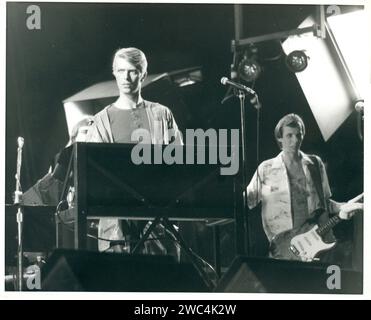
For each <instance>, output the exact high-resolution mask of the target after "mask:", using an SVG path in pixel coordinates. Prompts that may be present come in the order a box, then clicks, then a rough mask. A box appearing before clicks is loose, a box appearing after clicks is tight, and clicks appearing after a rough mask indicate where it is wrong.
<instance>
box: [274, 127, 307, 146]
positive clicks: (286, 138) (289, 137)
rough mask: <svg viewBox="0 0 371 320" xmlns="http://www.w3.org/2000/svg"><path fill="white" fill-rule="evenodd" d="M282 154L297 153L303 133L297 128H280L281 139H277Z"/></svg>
mask: <svg viewBox="0 0 371 320" xmlns="http://www.w3.org/2000/svg"><path fill="white" fill-rule="evenodd" d="M278 141H280V143H281V145H282V151H284V152H297V151H298V150H299V149H300V146H301V143H302V141H303V132H302V131H301V130H300V129H299V128H293V127H287V126H284V127H283V128H282V138H279V139H278Z"/></svg>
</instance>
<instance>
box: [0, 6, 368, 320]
mask: <svg viewBox="0 0 371 320" xmlns="http://www.w3.org/2000/svg"><path fill="white" fill-rule="evenodd" d="M5 36H6V69H5V70H6V77H5V99H4V103H5V150H4V153H5V168H4V169H5V172H4V177H5V178H4V180H5V181H4V184H5V195H4V196H5V204H4V214H3V217H4V218H3V220H4V225H3V226H4V228H3V235H4V236H3V241H5V246H4V247H5V251H4V257H3V258H4V279H5V280H4V288H5V291H6V292H8V293H10V292H17V291H19V292H22V291H27V292H32V291H34V292H35V294H36V292H38V294H40V291H41V292H71V291H74V292H75V291H77V292H82V293H88V292H90V293H91V292H112V293H128V292H130V293H133V292H136V293H138V292H139V293H149V294H151V293H173V292H176V293H189V294H190V295H192V294H194V293H207V294H208V297H209V298H211V297H212V295H213V294H215V295H217V294H219V293H223V294H224V295H223V296H226V297H228V294H231V293H239V294H242V295H243V294H245V293H249V294H259V295H260V296H261V297H262V298H263V297H264V296H265V295H266V294H271V293H279V294H316V295H318V294H325V295H328V297H330V298H331V297H333V296H335V295H339V294H340V295H348V294H351V295H356V296H362V295H363V294H364V293H365V291H364V289H365V286H364V252H366V251H364V250H365V249H367V243H366V242H365V241H364V220H363V219H364V164H365V161H364V132H365V130H364V104H365V96H366V93H367V92H368V91H369V89H370V83H369V82H370V78H369V74H370V69H369V64H368V63H369V56H368V55H367V44H368V43H367V42H368V41H369V38H370V34H369V32H368V29H367V14H366V8H365V6H364V4H363V2H362V1H359V2H358V3H357V2H354V4H351V5H350V4H341V3H339V4H318V3H317V4H310V3H305V2H303V3H295V4H282V3H276V4H275V3H269V4H268V3H249V2H248V1H245V2H238V3H233V2H230V3H228V2H225V3H207V4H206V3H193V2H192V3H191V2H190V3H187V2H185V3H154V2H147V3H146V2H137V3H125V2H122V3H121V2H112V3H103V2H17V1H7V2H6V33H5ZM364 244H365V245H364ZM31 296H32V295H31ZM28 297H30V296H28ZM31 299H32V298H31ZM205 306H206V305H205ZM205 306H203V308H205ZM188 307H189V306H187V305H184V306H183V309H184V310H183V309H182V310H165V309H164V310H162V311H161V310H158V312H163V314H161V315H162V316H163V317H165V316H166V313H170V312H173V313H176V312H177V313H178V314H185V313H187V314H192V312H195V313H198V314H202V312H205V313H206V312H208V314H210V310H212V312H216V314H217V313H218V312H219V314H228V313H231V314H233V313H234V312H235V309H234V308H233V305H232V304H230V305H225V306H222V307H223V308H222V309H223V310H219V309H217V308H212V309H210V310H201V309H200V308H196V307H197V306H193V307H194V309H192V308H188ZM209 307H210V308H211V306H209ZM219 308H220V306H219ZM153 310H156V312H157V309H151V308H150V307H149V306H147V307H146V306H145V305H142V306H141V308H139V307H138V310H137V308H136V310H135V314H137V315H140V314H151V312H153ZM220 312H222V313H220Z"/></svg>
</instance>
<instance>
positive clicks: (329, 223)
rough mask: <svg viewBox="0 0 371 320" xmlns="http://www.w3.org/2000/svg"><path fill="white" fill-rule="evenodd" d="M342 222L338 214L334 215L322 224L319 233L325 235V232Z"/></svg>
mask: <svg viewBox="0 0 371 320" xmlns="http://www.w3.org/2000/svg"><path fill="white" fill-rule="evenodd" d="M340 222H341V219H340V218H339V216H338V215H336V216H334V217H332V218H331V219H329V221H327V222H326V223H325V224H323V225H321V226H320V227H319V228H318V229H317V233H318V234H319V235H320V236H323V235H324V234H326V233H327V232H329V231H330V230H331V229H332V228H333V227H335V226H336V225H337V224H338V223H340Z"/></svg>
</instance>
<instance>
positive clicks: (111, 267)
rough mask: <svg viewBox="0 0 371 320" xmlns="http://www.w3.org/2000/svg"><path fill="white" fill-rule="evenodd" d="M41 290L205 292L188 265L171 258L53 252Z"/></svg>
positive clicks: (201, 281)
mask: <svg viewBox="0 0 371 320" xmlns="http://www.w3.org/2000/svg"><path fill="white" fill-rule="evenodd" d="M41 279H42V281H41V289H42V290H43V291H101V292H206V291H208V289H207V286H206V285H205V283H204V281H203V279H202V278H201V276H200V275H199V274H198V272H197V271H196V269H195V268H194V267H193V265H191V264H183V263H182V264H180V263H177V262H176V261H175V259H174V258H173V257H171V256H155V255H130V254H116V253H100V252H94V251H81V250H66V249H59V250H55V251H54V252H53V253H52V255H51V256H50V258H49V259H48V260H47V263H46V264H45V266H44V267H43V268H42V269H41Z"/></svg>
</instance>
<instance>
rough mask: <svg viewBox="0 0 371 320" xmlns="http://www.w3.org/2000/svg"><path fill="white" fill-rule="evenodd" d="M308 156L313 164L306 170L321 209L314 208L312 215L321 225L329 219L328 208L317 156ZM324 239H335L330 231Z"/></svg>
mask: <svg viewBox="0 0 371 320" xmlns="http://www.w3.org/2000/svg"><path fill="white" fill-rule="evenodd" d="M309 158H310V159H311V160H312V161H313V163H314V166H308V170H309V172H310V175H311V177H312V180H313V183H314V187H315V188H316V191H317V194H318V197H319V200H320V202H321V206H322V208H323V210H316V214H315V216H314V217H313V219H315V220H317V223H319V224H320V225H322V224H323V223H326V222H327V221H328V219H329V215H328V212H327V210H328V208H327V205H326V201H325V195H324V193H323V187H322V178H321V168H320V166H319V162H318V158H317V157H316V156H314V155H309ZM324 240H325V241H326V242H333V241H335V237H334V234H333V233H332V231H330V232H328V233H327V234H326V235H325V236H324Z"/></svg>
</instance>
